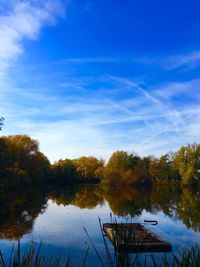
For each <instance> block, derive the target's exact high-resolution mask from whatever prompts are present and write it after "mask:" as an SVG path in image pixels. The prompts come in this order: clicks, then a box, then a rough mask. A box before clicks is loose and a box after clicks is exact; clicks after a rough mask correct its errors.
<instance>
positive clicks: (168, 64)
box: [163, 51, 200, 70]
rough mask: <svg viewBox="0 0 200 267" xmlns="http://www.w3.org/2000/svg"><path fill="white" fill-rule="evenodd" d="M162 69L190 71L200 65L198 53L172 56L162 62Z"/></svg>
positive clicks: (199, 52)
mask: <svg viewBox="0 0 200 267" xmlns="http://www.w3.org/2000/svg"><path fill="white" fill-rule="evenodd" d="M163 64H164V67H165V68H166V69H168V70H173V69H177V68H186V69H192V68H195V67H197V66H199V64H200V51H192V52H190V53H186V54H180V55H172V56H170V57H168V58H166V59H165V60H164V62H163Z"/></svg>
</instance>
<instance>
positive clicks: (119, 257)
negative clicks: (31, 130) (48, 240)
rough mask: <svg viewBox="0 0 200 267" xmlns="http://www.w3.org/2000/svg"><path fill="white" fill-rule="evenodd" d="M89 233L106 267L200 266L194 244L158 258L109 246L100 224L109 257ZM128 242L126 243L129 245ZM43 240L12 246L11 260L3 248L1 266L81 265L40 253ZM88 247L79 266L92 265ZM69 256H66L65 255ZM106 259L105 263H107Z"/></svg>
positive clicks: (100, 261)
mask: <svg viewBox="0 0 200 267" xmlns="http://www.w3.org/2000/svg"><path fill="white" fill-rule="evenodd" d="M85 231H86V234H87V236H88V238H89V240H90V242H91V245H92V247H93V249H94V251H95V253H96V255H97V257H98V260H97V263H96V266H103V267H149V266H153V267H200V248H199V247H198V246H197V245H195V246H192V247H191V248H187V249H183V250H180V251H178V253H177V254H174V253H169V254H168V255H169V257H166V254H164V255H163V256H162V257H161V258H160V259H159V260H158V259H157V258H156V257H155V256H154V255H153V254H142V253H135V254H130V253H126V252H125V250H123V249H120V250H117V247H114V252H113V250H111V249H110V246H109V243H108V242H109V241H108V240H107V238H106V236H105V234H104V232H103V228H102V226H101V233H102V237H103V243H104V250H105V253H106V260H104V258H103V257H102V255H101V254H100V253H99V252H98V250H97V248H96V247H95V245H94V243H93V241H92V240H91V238H90V236H89V233H88V232H87V230H86V229H85ZM126 245H127V244H126ZM41 248H42V242H40V244H39V246H38V247H37V248H36V246H35V245H34V242H32V243H31V244H30V245H28V246H27V247H26V249H25V251H24V252H23V253H22V251H21V250H22V248H21V245H20V242H18V245H17V248H15V247H14V245H13V246H12V249H11V253H10V256H9V260H8V261H9V262H8V261H6V260H5V258H4V255H3V253H2V252H1V251H0V267H75V266H76V267H78V265H75V264H73V263H72V261H71V259H70V256H68V258H67V260H66V262H64V263H63V262H62V261H61V258H60V257H51V258H49V257H45V256H43V255H42V254H41ZM88 252H89V248H88V249H87V250H86V253H85V255H84V259H83V262H82V263H81V264H80V265H79V267H86V266H88V267H93V266H91V265H90V263H89V262H88V263H87V257H88ZM66 256H67V255H66ZM104 261H105V262H104Z"/></svg>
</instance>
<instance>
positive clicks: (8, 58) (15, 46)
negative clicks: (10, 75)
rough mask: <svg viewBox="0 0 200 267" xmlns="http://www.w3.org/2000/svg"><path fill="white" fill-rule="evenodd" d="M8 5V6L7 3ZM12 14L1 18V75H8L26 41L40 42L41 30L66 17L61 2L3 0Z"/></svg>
mask: <svg viewBox="0 0 200 267" xmlns="http://www.w3.org/2000/svg"><path fill="white" fill-rule="evenodd" d="M7 2H9V3H7ZM1 4H2V5H3V4H4V8H7V9H6V10H9V12H7V13H6V12H4V15H0V44H1V45H0V74H1V76H2V75H5V74H6V71H7V68H8V67H9V65H10V64H11V63H12V60H14V59H16V58H17V57H18V56H19V55H20V54H21V53H22V50H23V46H22V41H23V40H24V39H37V38H38V35H39V33H40V30H41V28H42V27H43V26H44V25H46V24H52V23H55V20H56V17H57V16H60V15H62V16H63V15H64V11H63V10H64V9H63V7H62V4H61V2H60V1H59V0H55V1H54V0H47V1H39V0H27V1H20V0H13V1H7V0H4V1H2V0H1Z"/></svg>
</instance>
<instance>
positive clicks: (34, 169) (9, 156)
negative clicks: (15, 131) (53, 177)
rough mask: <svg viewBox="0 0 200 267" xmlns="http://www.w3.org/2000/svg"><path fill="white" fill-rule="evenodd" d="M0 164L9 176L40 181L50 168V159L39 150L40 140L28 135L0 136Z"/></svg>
mask: <svg viewBox="0 0 200 267" xmlns="http://www.w3.org/2000/svg"><path fill="white" fill-rule="evenodd" d="M0 147H1V149H0V160H1V162H0V165H1V167H2V168H1V169H3V171H4V173H5V174H6V173H7V174H8V175H7V176H8V177H9V178H11V177H15V178H14V179H16V180H13V184H14V183H15V182H17V178H20V179H19V180H22V179H23V181H30V180H32V181H40V179H42V177H43V176H44V175H45V173H46V172H47V171H48V169H49V165H50V164H49V161H48V159H47V158H46V157H45V156H44V154H42V153H41V152H40V151H39V145H38V142H37V141H36V140H34V139H31V138H30V137H29V136H27V135H11V136H3V137H1V138H0Z"/></svg>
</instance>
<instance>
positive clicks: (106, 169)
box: [0, 124, 200, 186]
mask: <svg viewBox="0 0 200 267" xmlns="http://www.w3.org/2000/svg"><path fill="white" fill-rule="evenodd" d="M0 125H1V124H0ZM171 181H173V182H174V181H175V182H177V181H179V182H180V183H181V184H183V185H189V186H198V185H200V144H196V143H194V144H188V145H187V146H183V147H181V148H180V149H179V151H178V152H176V153H169V154H165V155H162V156H161V157H160V158H156V157H154V156H147V157H140V156H139V155H137V154H136V153H128V152H126V151H116V152H114V153H113V154H112V155H111V157H110V158H109V160H108V162H107V163H106V162H105V161H104V160H103V159H97V158H95V157H93V156H89V157H86V156H83V157H80V158H77V159H73V160H72V159H64V160H63V159H60V160H58V161H56V162H55V163H53V164H51V163H50V162H49V160H48V158H47V157H46V156H45V155H44V154H43V153H42V152H40V150H39V144H38V142H37V141H36V140H34V139H32V138H31V137H29V136H27V135H12V136H2V137H0V186H3V185H5V186H15V185H18V184H20V185H21V184H23V183H24V184H26V183H30V182H52V183H58V182H62V183H66V184H75V183H100V182H101V183H103V184H111V185H135V186H140V185H142V186H151V185H152V184H154V183H165V182H171Z"/></svg>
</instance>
